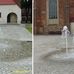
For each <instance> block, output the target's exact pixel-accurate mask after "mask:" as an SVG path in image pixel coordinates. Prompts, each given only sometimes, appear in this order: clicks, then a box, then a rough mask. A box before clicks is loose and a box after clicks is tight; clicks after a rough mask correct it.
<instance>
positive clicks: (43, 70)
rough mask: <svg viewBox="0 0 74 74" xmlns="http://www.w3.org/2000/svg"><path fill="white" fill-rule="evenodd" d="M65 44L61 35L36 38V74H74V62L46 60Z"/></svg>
mask: <svg viewBox="0 0 74 74" xmlns="http://www.w3.org/2000/svg"><path fill="white" fill-rule="evenodd" d="M60 44H63V43H62V41H61V36H60V35H46V36H44V35H42V36H41V35H38V36H35V37H34V74H74V61H72V62H64V61H60V62H59V61H54V60H51V59H49V58H48V59H46V58H47V57H48V56H49V55H50V54H49V53H50V52H52V51H55V50H56V48H60V47H61V45H60Z"/></svg>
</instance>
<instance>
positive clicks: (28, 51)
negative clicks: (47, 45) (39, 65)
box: [0, 25, 32, 74]
mask: <svg viewBox="0 0 74 74" xmlns="http://www.w3.org/2000/svg"><path fill="white" fill-rule="evenodd" d="M0 74H32V37H31V34H30V33H29V32H28V31H27V30H26V29H25V27H22V26H19V25H0Z"/></svg>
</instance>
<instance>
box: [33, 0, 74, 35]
mask: <svg viewBox="0 0 74 74" xmlns="http://www.w3.org/2000/svg"><path fill="white" fill-rule="evenodd" d="M64 25H67V26H68V28H69V30H70V31H71V32H73V33H74V0H35V1H34V33H35V34H51V33H61V29H62V27H63V26H64Z"/></svg>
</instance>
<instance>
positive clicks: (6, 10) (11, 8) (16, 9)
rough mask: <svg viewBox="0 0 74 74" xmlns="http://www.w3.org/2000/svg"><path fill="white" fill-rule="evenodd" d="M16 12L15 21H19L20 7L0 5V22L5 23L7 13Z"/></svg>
mask: <svg viewBox="0 0 74 74" xmlns="http://www.w3.org/2000/svg"><path fill="white" fill-rule="evenodd" d="M12 12H13V13H15V14H17V23H18V24H20V23H21V9H20V8H19V7H18V6H17V5H0V13H1V18H0V24H6V23H7V16H8V14H9V13H12Z"/></svg>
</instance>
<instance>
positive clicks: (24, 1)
mask: <svg viewBox="0 0 74 74" xmlns="http://www.w3.org/2000/svg"><path fill="white" fill-rule="evenodd" d="M21 8H22V9H24V8H25V13H26V19H25V21H26V23H27V22H28V20H29V18H28V17H29V16H30V17H31V18H30V22H32V0H21Z"/></svg>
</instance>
